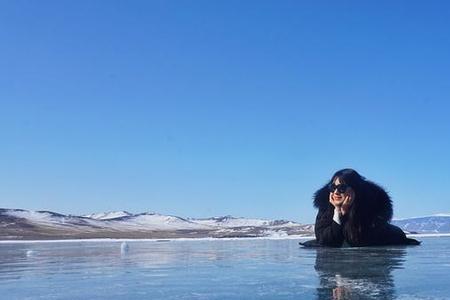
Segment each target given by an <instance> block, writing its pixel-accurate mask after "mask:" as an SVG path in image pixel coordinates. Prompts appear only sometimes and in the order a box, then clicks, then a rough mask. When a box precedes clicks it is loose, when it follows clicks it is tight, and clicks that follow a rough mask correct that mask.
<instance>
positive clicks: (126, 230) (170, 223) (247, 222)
mask: <svg viewBox="0 0 450 300" xmlns="http://www.w3.org/2000/svg"><path fill="white" fill-rule="evenodd" d="M392 223H393V224H394V225H397V226H399V227H400V228H402V230H404V231H405V232H407V233H450V214H434V215H431V216H424V217H414V218H406V219H395V220H393V221H392ZM0 229H1V230H0V240H30V239H38V240H39V239H80V238H87V239H89V238H150V239H152V238H155V239H161V238H203V237H213V238H225V237H288V236H313V235H314V224H301V223H297V222H294V221H289V220H282V219H281V220H268V219H259V218H244V217H234V216H230V215H226V216H216V217H209V218H182V217H178V216H173V215H163V214H159V213H156V212H143V213H137V214H133V213H130V212H127V211H111V212H100V213H92V214H87V215H81V216H77V215H64V214H60V213H57V212H52V211H47V210H40V211H33V210H25V209H7V208H0Z"/></svg>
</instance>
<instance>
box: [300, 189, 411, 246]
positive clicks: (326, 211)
mask: <svg viewBox="0 0 450 300" xmlns="http://www.w3.org/2000/svg"><path fill="white" fill-rule="evenodd" d="M314 206H315V207H317V208H318V209H319V212H318V214H317V217H316V223H315V227H314V231H315V234H316V239H317V240H316V241H315V242H313V241H310V242H307V243H306V246H328V247H341V246H342V245H343V244H348V245H349V246H351V247H361V246H385V245H418V244H420V242H418V241H417V240H414V239H409V238H407V237H406V235H405V233H404V232H403V231H402V230H401V229H400V228H399V227H397V226H394V225H392V224H390V223H389V222H390V220H391V218H392V211H393V210H392V201H391V199H390V197H389V195H388V194H387V193H386V191H385V190H384V189H383V188H382V187H380V186H378V185H377V184H375V183H373V182H370V181H366V182H365V185H364V186H363V187H359V190H358V191H356V197H355V199H353V203H352V206H351V207H350V210H349V212H348V213H347V214H346V215H345V216H342V217H341V224H338V223H336V222H335V221H334V220H333V214H334V206H333V205H332V204H331V203H330V202H329V191H328V188H327V186H324V187H323V188H321V189H319V190H318V191H317V192H316V193H315V194H314ZM350 218H352V220H350Z"/></svg>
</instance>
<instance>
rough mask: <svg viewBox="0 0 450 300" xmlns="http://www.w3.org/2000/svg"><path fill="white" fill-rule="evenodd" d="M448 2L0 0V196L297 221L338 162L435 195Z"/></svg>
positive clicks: (97, 207) (400, 188)
mask: <svg viewBox="0 0 450 300" xmlns="http://www.w3.org/2000/svg"><path fill="white" fill-rule="evenodd" d="M449 101H450V3H449V2H448V1H372V2H370V3H369V2H367V1H363V2H361V1H339V2H337V1H329V2H325V1H320V2H318V1H209V0H208V1H59V0H58V1H56V0H55V1H21V0H10V1H1V2H0V104H1V106H0V139H1V147H0V162H1V163H0V207H9V208H24V209H36V210H44V209H45V210H52V211H57V212H61V213H70V214H83V213H91V212H97V211H109V210H128V211H130V212H135V213H136V212H143V211H156V212H160V213H164V214H173V215H178V216H182V217H208V216H216V215H227V214H231V215H234V216H245V217H261V218H277V219H281V218H283V219H291V220H296V221H300V222H304V223H308V222H312V221H313V220H314V216H315V213H316V211H315V210H314V208H313V207H312V203H311V201H312V200H311V198H312V194H313V192H314V191H315V190H316V189H317V188H319V187H320V186H321V185H322V184H324V183H325V182H326V181H327V180H328V179H329V177H330V176H331V175H332V174H333V173H334V172H335V171H336V170H338V169H340V168H344V167H353V168H355V169H356V170H358V171H359V172H360V173H361V174H362V175H364V176H366V177H367V178H369V179H371V180H373V181H375V182H378V183H380V184H381V185H383V186H384V187H386V188H387V189H388V191H389V192H390V194H391V196H392V197H393V200H394V209H395V216H396V217H410V216H419V215H427V214H433V213H439V212H450V197H449V196H448V195H449V191H448V188H449V187H450V151H449V148H450V121H449V116H448V115H449V113H450V102H449Z"/></svg>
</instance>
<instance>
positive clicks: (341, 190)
mask: <svg viewBox="0 0 450 300" xmlns="http://www.w3.org/2000/svg"><path fill="white" fill-rule="evenodd" d="M348 188H349V185H348V184H345V183H341V184H338V185H336V184H334V183H332V184H329V185H328V190H329V191H330V193H334V191H337V192H338V193H339V194H343V193H345V191H346V190H347V189H348Z"/></svg>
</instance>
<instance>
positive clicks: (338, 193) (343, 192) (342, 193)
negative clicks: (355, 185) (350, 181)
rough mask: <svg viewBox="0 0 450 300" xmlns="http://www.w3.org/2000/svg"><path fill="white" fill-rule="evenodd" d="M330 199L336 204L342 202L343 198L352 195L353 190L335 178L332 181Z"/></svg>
mask: <svg viewBox="0 0 450 300" xmlns="http://www.w3.org/2000/svg"><path fill="white" fill-rule="evenodd" d="M330 193H331V197H332V198H333V201H334V202H335V203H336V204H340V203H342V202H344V200H345V198H346V197H347V196H349V195H351V194H352V193H353V189H352V188H351V187H350V186H348V185H346V184H344V183H343V182H341V181H340V180H339V178H336V179H335V180H334V181H333V185H332V190H331V191H330Z"/></svg>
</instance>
